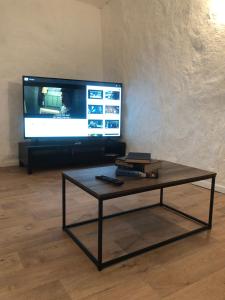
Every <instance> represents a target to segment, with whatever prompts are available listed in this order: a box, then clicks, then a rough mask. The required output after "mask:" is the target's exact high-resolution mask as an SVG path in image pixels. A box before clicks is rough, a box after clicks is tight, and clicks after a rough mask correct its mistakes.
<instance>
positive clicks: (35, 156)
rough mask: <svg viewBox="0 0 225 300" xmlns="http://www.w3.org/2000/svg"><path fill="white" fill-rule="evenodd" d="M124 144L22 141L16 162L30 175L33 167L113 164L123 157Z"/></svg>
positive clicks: (109, 142) (103, 141) (113, 142)
mask: <svg viewBox="0 0 225 300" xmlns="http://www.w3.org/2000/svg"><path fill="white" fill-rule="evenodd" d="M125 151H126V144H125V143H124V142H121V141H115V140H102V141H80V142H76V141H24V142H20V143H19V164H20V166H21V167H26V168H27V173H28V174H32V171H33V169H34V168H41V167H42V168H45V167H66V166H68V167H73V166H80V165H84V164H85V165H97V164H104V163H113V162H114V161H115V158H116V157H117V156H124V155H125Z"/></svg>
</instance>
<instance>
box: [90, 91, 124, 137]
mask: <svg viewBox="0 0 225 300" xmlns="http://www.w3.org/2000/svg"><path fill="white" fill-rule="evenodd" d="M115 100H116V101H115ZM120 100H121V91H116V90H113V89H112V90H111V89H109V88H107V89H104V88H100V89H99V88H92V87H90V88H89V89H88V90H87V112H88V129H90V130H92V132H96V133H97V132H99V130H98V129H102V130H105V134H106V135H107V132H113V131H112V130H114V132H115V134H116V132H117V130H119V128H120V105H121V103H120ZM95 129H97V131H93V130H95ZM115 130H116V131H115Z"/></svg>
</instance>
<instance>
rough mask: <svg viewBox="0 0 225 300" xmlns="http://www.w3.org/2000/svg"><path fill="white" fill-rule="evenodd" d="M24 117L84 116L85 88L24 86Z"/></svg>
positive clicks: (79, 117) (80, 117)
mask: <svg viewBox="0 0 225 300" xmlns="http://www.w3.org/2000/svg"><path fill="white" fill-rule="evenodd" d="M24 114H25V116H26V117H39V118H43V117H51V118H64V117H66V118H77V119H85V118H86V105H85V88H83V87H82V86H78V87H76V88H59V87H47V86H24Z"/></svg>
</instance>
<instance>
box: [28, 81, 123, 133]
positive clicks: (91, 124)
mask: <svg viewBox="0 0 225 300" xmlns="http://www.w3.org/2000/svg"><path fill="white" fill-rule="evenodd" d="M121 97H122V84H121V83H116V82H98V81H85V80H72V79H60V78H47V77H36V76H23V108H24V137H25V138H85V137H90V138H91V137H94V138H95V137H120V135H121Z"/></svg>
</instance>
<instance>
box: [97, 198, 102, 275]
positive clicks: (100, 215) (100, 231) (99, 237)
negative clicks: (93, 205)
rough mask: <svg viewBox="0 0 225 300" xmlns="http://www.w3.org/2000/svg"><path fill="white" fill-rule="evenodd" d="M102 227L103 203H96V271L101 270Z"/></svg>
mask: <svg viewBox="0 0 225 300" xmlns="http://www.w3.org/2000/svg"><path fill="white" fill-rule="evenodd" d="M102 225H103V201H102V200H99V201H98V269H99V271H101V270H102Z"/></svg>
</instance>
